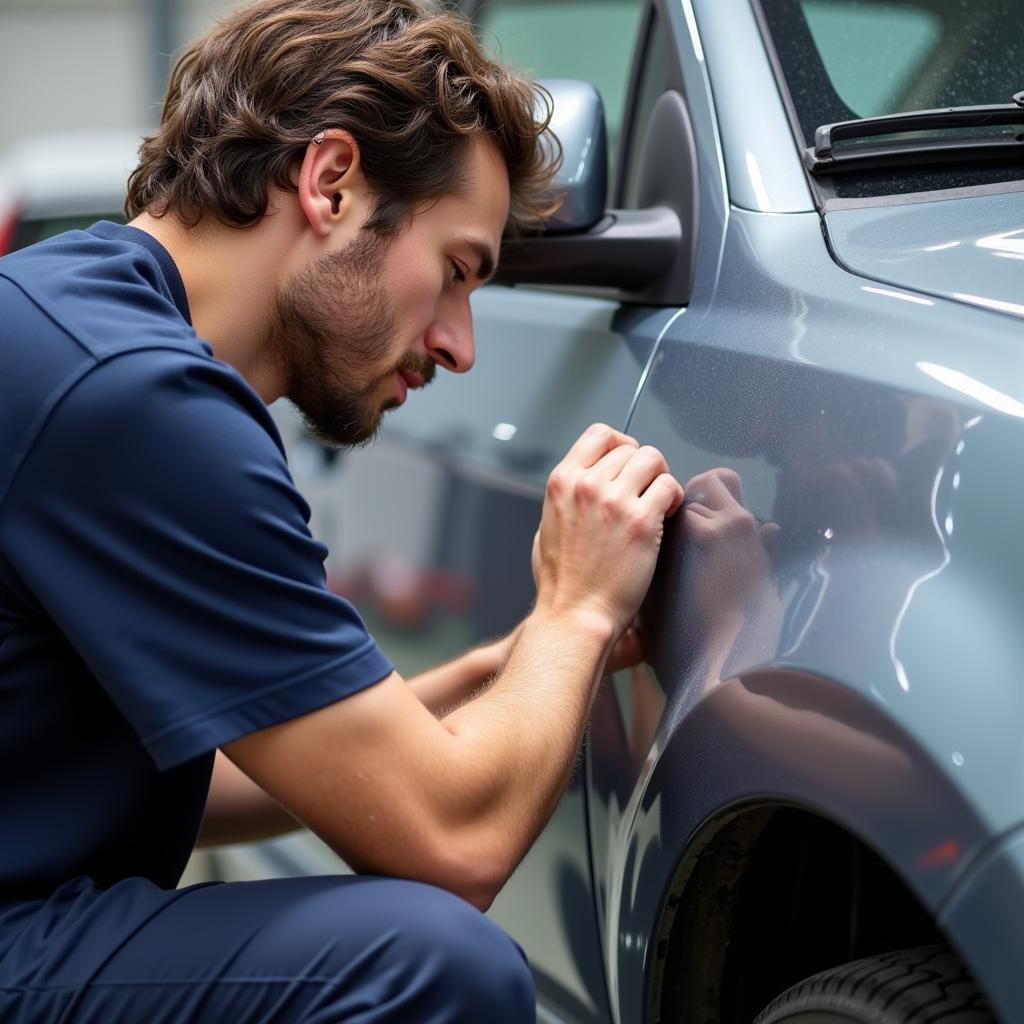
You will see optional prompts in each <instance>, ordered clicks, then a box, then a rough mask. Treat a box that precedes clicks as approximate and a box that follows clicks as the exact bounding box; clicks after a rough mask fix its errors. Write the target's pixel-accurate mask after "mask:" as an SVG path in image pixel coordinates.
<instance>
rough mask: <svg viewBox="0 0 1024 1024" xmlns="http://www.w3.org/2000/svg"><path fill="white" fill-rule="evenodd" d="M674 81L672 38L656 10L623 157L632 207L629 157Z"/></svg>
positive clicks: (624, 193) (625, 199)
mask: <svg viewBox="0 0 1024 1024" xmlns="http://www.w3.org/2000/svg"><path fill="white" fill-rule="evenodd" d="M674 78H675V63H674V54H673V51H672V43H671V36H670V35H669V33H668V32H667V31H666V30H665V27H664V25H663V24H662V23H661V19H660V17H659V16H658V14H657V11H655V12H654V15H653V17H651V18H650V20H649V22H648V26H647V31H646V38H645V40H644V45H643V50H642V57H641V59H640V70H639V78H638V80H637V84H636V92H635V99H634V101H633V107H632V110H631V111H630V124H629V132H630V141H629V145H628V147H627V155H626V156H625V157H624V158H623V167H622V175H623V189H622V191H621V195H622V196H623V200H622V201H623V203H624V204H625V205H626V206H632V205H633V202H632V199H631V196H632V194H633V191H634V188H633V184H634V183H633V178H634V176H635V171H636V164H635V162H634V160H631V159H630V158H631V157H634V158H635V157H636V155H637V149H638V147H639V145H640V143H641V142H642V140H643V137H644V132H645V131H646V129H647V122H648V120H649V119H650V116H651V111H652V110H653V109H654V104H655V103H656V102H657V101H658V98H659V97H660V96H661V95H662V94H663V93H665V92H667V91H668V90H669V89H671V88H672V86H673V82H674Z"/></svg>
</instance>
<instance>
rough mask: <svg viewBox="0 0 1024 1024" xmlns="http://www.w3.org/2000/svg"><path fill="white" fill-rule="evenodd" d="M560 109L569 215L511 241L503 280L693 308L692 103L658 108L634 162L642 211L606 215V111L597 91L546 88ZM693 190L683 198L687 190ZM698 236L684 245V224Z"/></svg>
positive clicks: (559, 83)
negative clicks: (687, 198)
mask: <svg viewBox="0 0 1024 1024" xmlns="http://www.w3.org/2000/svg"><path fill="white" fill-rule="evenodd" d="M540 84H541V85H543V86H544V87H545V88H546V89H547V90H548V92H549V93H550V94H551V98H552V101H553V105H554V106H553V112H552V117H551V128H552V130H553V131H554V133H555V135H556V136H557V137H558V139H559V141H560V142H561V144H562V154H563V156H562V166H561V169H560V171H559V173H558V175H557V176H556V177H555V181H554V186H555V188H556V189H558V190H559V191H561V192H562V193H563V195H564V199H563V201H562V205H561V207H560V208H559V209H558V211H557V212H556V213H555V214H554V216H553V217H552V218H551V219H550V220H549V222H548V223H547V225H545V228H544V231H543V233H541V234H536V235H532V236H530V235H527V236H526V237H524V238H520V239H508V240H506V241H505V242H504V243H503V245H502V247H501V260H500V262H499V266H498V272H497V274H496V275H495V278H494V280H495V281H496V282H497V283H499V284H539V285H563V286H569V287H584V288H607V289H610V290H613V291H615V292H618V293H620V298H622V299H623V300H627V299H628V300H633V301H641V302H645V301H648V302H658V303H670V304H679V305H685V304H686V303H687V302H688V301H689V291H690V287H691V283H692V272H693V262H694V256H695V253H694V247H695V242H696V220H697V209H696V202H695V199H694V201H693V202H686V201H685V199H684V201H679V197H678V196H677V192H680V191H681V192H682V194H683V195H684V196H685V195H686V194H687V193H689V194H690V195H691V196H695V191H694V187H695V182H696V160H695V152H696V149H695V145H694V139H693V132H692V129H691V127H690V122H689V116H688V114H687V112H686V105H685V103H684V101H683V99H682V97H681V96H680V95H679V94H678V93H677V92H674V91H671V90H670V91H669V92H666V93H665V94H664V95H662V96H661V97H660V98H659V100H658V101H657V103H656V104H655V106H654V108H653V110H652V114H651V119H650V123H649V124H648V125H647V131H646V133H645V135H644V137H643V139H642V140H640V145H639V147H638V150H637V153H635V154H633V155H632V156H633V160H632V163H633V164H634V165H635V166H636V167H638V168H639V169H640V170H639V178H638V182H639V184H640V185H641V186H642V187H640V188H639V189H633V191H634V192H636V193H637V194H636V195H635V196H634V201H635V202H636V203H637V206H638V208H636V209H626V210H618V209H606V207H605V204H606V202H607V192H608V152H607V149H608V147H607V135H606V131H605V124H604V106H603V104H602V102H601V97H600V95H599V94H598V92H597V90H596V89H595V88H594V86H592V85H591V84H590V83H589V82H578V81H574V80H571V79H548V80H541V82H540ZM680 182H687V183H688V184H687V186H686V187H684V188H682V189H680V188H679V187H678V184H679V183H680ZM684 215H685V216H686V220H687V224H688V227H689V229H690V230H689V234H688V240H687V242H686V244H684V238H683V216H684Z"/></svg>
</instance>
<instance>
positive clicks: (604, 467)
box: [586, 444, 637, 480]
mask: <svg viewBox="0 0 1024 1024" xmlns="http://www.w3.org/2000/svg"><path fill="white" fill-rule="evenodd" d="M636 451H637V447H636V445H635V444H620V445H619V446H618V447H617V448H613V449H612V450H611V451H610V452H608V453H607V454H606V455H602V456H601V458H600V459H598V460H597V462H596V463H594V465H593V466H591V467H590V469H588V470H587V471H586V472H588V473H593V474H595V475H598V476H600V478H601V479H602V480H615V479H617V478H618V476H619V474H620V473H621V472H622V468H623V466H625V465H626V464H627V463H628V462H629V460H630V458H631V457H632V456H633V455H634V454H635V453H636Z"/></svg>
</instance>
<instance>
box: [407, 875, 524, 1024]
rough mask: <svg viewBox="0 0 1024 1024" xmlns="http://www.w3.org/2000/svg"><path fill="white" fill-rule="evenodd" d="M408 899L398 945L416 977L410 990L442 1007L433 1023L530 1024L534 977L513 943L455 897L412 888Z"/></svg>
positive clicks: (421, 887) (425, 888)
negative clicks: (417, 990)
mask: <svg viewBox="0 0 1024 1024" xmlns="http://www.w3.org/2000/svg"><path fill="white" fill-rule="evenodd" d="M410 895H412V897H413V898H412V899H410V901H409V904H408V920H407V925H408V927H407V930H405V934H404V935H403V941H402V942H401V945H402V946H403V947H406V949H405V951H407V952H408V954H409V956H410V958H411V960H410V963H409V966H410V968H411V969H412V970H413V972H414V974H416V975H419V976H418V977H417V979H416V981H415V982H414V987H415V988H420V987H421V986H423V988H424V989H427V990H429V991H430V993H431V996H436V998H437V1004H436V1005H437V1006H438V1007H439V1008H441V1007H443V1011H442V1012H443V1016H441V1017H439V1018H438V1019H443V1020H445V1021H451V1022H452V1024H455V1022H459V1024H462V1022H463V1021H466V1022H469V1021H474V1022H476V1021H481V1020H486V1021H488V1024H506V1022H507V1024H524V1022H532V1021H533V1020H534V1019H535V1012H536V1004H535V995H534V989H533V978H532V975H531V974H530V969H529V967H528V965H527V962H526V957H525V956H524V955H523V952H522V950H520V948H519V947H518V946H517V945H516V943H515V942H513V941H512V939H511V938H509V936H508V935H506V934H505V933H504V932H503V931H502V930H501V929H500V928H499V927H498V926H497V925H495V924H494V923H493V922H491V921H489V920H488V919H487V918H486V917H484V915H483V914H481V913H480V912H479V911H478V910H476V909H475V908H474V907H472V906H471V905H470V904H468V903H466V902H465V901H464V900H461V899H459V898H458V897H457V896H452V895H451V894H450V893H447V892H444V891H442V890H439V889H432V888H431V887H429V886H415V888H414V889H413V888H411V889H410ZM429 1001H430V1002H433V1001H434V1000H433V999H430V1000H429Z"/></svg>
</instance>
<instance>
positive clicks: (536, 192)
mask: <svg viewBox="0 0 1024 1024" xmlns="http://www.w3.org/2000/svg"><path fill="white" fill-rule="evenodd" d="M538 101H540V102H538ZM538 109H544V110H546V111H547V116H538V114H537V111H538ZM550 109H551V108H550V97H549V96H548V95H547V93H546V92H545V91H544V90H543V89H542V88H541V87H540V86H539V85H537V84H536V83H534V82H531V81H529V80H528V79H526V78H524V77H523V76H521V75H518V74H516V73H514V72H512V71H510V70H508V69H506V68H504V67H502V66H501V65H500V64H498V63H497V62H495V61H493V60H491V59H489V58H488V57H487V56H486V55H485V54H484V52H483V51H482V49H481V47H480V45H479V43H478V42H477V40H476V39H475V38H474V36H473V33H472V30H471V28H470V26H469V24H468V23H467V22H466V21H465V20H464V19H462V18H461V17H457V16H455V15H451V14H442V13H433V12H429V11H428V10H426V9H425V8H424V7H422V6H420V4H419V3H418V2H417V0H257V2H256V3H252V4H249V5H247V6H245V7H242V8H240V9H239V10H237V11H235V12H234V13H233V14H231V15H230V16H228V17H227V18H225V19H224V20H222V21H220V22H219V23H218V24H217V25H216V26H215V27H214V28H213V29H212V30H211V31H210V32H208V33H207V34H206V35H205V36H202V37H201V38H200V39H198V40H196V41H195V42H194V43H192V44H191V45H190V46H189V47H188V49H186V50H185V52H184V53H183V54H182V56H181V57H180V58H179V60H178V61H177V63H176V65H175V67H174V70H173V72H172V73H171V80H170V85H169V87H168V90H167V96H166V99H165V101H164V107H163V116H162V118H161V122H160V128H159V130H158V131H157V132H156V134H155V135H152V136H149V137H148V138H146V139H145V140H144V141H143V144H142V147H141V149H140V163H139V166H138V167H137V168H136V169H135V170H134V171H133V172H132V175H131V177H130V178H129V180H128V198H127V200H126V202H125V212H126V214H127V215H128V217H129V218H131V217H134V216H136V215H137V214H139V213H141V212H142V211H143V210H146V211H148V212H149V213H151V214H153V215H154V216H158V217H160V216H164V215H165V214H167V213H168V212H171V213H173V214H175V215H176V216H178V217H180V218H181V219H182V220H184V221H185V223H187V224H190V225H195V224H197V223H198V222H199V221H200V220H201V219H202V218H203V216H204V215H206V214H208V213H212V214H214V215H215V216H217V217H218V218H219V219H220V220H221V221H223V222H224V223H226V224H230V225H233V226H237V227H246V226H250V225H252V224H255V223H256V222H258V221H259V220H260V219H261V218H262V217H263V216H264V215H265V214H266V213H267V207H268V201H269V195H268V186H269V185H270V184H271V183H273V184H274V185H276V186H277V187H278V188H281V189H285V190H288V191H291V192H295V191H296V187H295V185H294V184H293V182H292V180H291V179H292V174H293V172H294V169H295V166H296V165H297V164H298V163H299V162H300V161H301V159H302V157H303V154H304V153H305V150H306V147H307V145H308V144H309V141H310V139H311V138H312V137H313V135H314V134H315V133H316V132H318V131H320V130H321V129H325V128H345V129H347V130H348V131H349V132H351V133H352V135H353V137H354V138H355V139H356V142H357V143H358V144H359V151H360V158H361V161H362V168H363V173H364V175H365V177H366V180H367V184H368V185H369V187H370V188H371V189H372V190H373V192H374V195H375V197H376V205H375V207H374V212H373V215H372V216H371V219H370V222H369V223H368V224H367V227H368V228H370V229H372V230H374V231H376V232H377V233H378V234H381V235H389V234H393V233H394V232H396V231H397V230H399V229H400V228H401V227H402V226H403V225H404V224H406V223H407V222H408V219H409V217H410V216H411V215H412V212H413V209H414V207H415V206H416V205H417V204H419V203H421V202H423V201H425V200H431V199H436V198H438V197H439V196H442V195H445V194H448V193H450V192H455V191H457V190H458V188H459V185H460V180H461V176H462V173H463V170H464V164H465V155H466V151H467V149H468V147H469V144H470V142H471V141H472V140H473V139H475V138H477V137H480V136H486V137H488V138H490V139H492V140H493V141H494V143H495V144H496V145H497V147H498V149H499V151H500V152H501V154H502V156H503V157H504V160H505V164H506V167H507V169H508V175H509V183H510V186H511V210H510V216H509V224H508V230H509V232H510V233H513V234H514V233H517V232H518V231H521V230H522V229H523V228H525V227H527V226H531V225H536V224H538V223H540V222H542V221H543V220H544V219H545V218H546V217H548V216H550V214H551V213H552V212H553V210H554V208H555V207H556V206H557V200H556V199H555V198H554V197H553V195H552V192H551V189H550V185H551V179H552V176H553V174H554V172H555V170H556V169H557V166H558V163H559V161H560V159H561V147H560V146H559V144H558V141H557V139H556V138H555V137H554V135H553V133H552V132H551V130H550V128H549V121H550Z"/></svg>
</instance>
